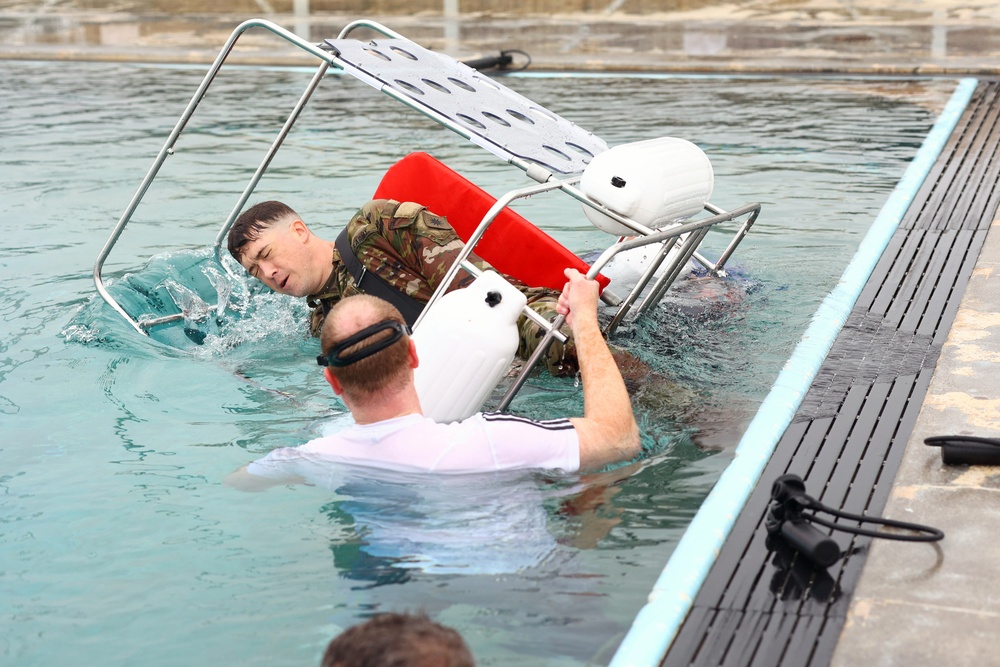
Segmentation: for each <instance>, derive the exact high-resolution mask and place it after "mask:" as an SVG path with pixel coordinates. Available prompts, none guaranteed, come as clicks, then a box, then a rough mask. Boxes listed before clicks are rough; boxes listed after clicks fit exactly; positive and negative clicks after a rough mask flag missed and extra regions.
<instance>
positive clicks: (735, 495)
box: [610, 79, 978, 667]
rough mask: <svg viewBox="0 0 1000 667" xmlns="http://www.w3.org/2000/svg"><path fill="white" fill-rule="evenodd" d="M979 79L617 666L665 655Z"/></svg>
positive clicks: (934, 135)
mask: <svg viewBox="0 0 1000 667" xmlns="http://www.w3.org/2000/svg"><path fill="white" fill-rule="evenodd" d="M977 83H978V82H977V80H976V79H962V80H961V81H960V82H959V84H958V86H957V87H956V88H955V91H954V92H953V93H952V96H951V99H950V100H949V101H948V103H947V104H946V105H945V108H944V110H943V111H942V112H941V114H940V116H938V119H937V121H936V122H935V124H934V126H933V127H932V128H931V131H930V132H929V133H928V135H927V137H926V138H925V139H924V142H923V144H922V145H921V147H920V149H919V150H918V151H917V154H916V156H915V157H914V159H913V161H912V162H911V163H910V164H909V166H908V167H907V169H906V171H905V172H904V173H903V176H902V178H901V179H900V181H899V183H897V184H896V187H895V188H894V189H893V191H892V192H891V193H890V194H889V197H888V199H887V200H886V203H885V204H884V205H883V207H882V209H881V210H880V211H879V214H878V216H876V218H875V221H874V222H873V223H872V226H871V227H870V228H869V230H868V233H867V234H866V235H865V238H864V240H863V241H862V243H861V246H860V247H859V249H858V252H857V253H856V254H855V256H854V258H853V259H852V260H851V263H850V264H849V265H848V266H847V268H846V269H845V270H844V273H843V274H842V275H841V278H840V281H839V282H838V283H837V286H836V287H835V288H834V289H833V290H832V291H831V292H830V293H829V294H828V295H827V297H826V298H825V299H824V300H823V302H822V303H821V304H820V307H819V308H818V309H817V311H816V314H815V315H814V316H813V319H812V322H811V323H810V325H809V327H808V329H807V330H806V332H805V334H804V335H803V337H802V339H801V341H800V342H799V344H798V345H797V346H796V348H795V350H794V351H793V352H792V355H791V357H790V358H789V360H788V361H787V362H786V363H785V366H784V367H783V369H782V370H781V372H780V373H779V375H778V378H777V379H776V380H775V382H774V385H773V386H772V388H771V391H770V392H769V393H768V395H767V397H766V398H765V399H764V401H763V403H762V404H761V407H760V410H758V412H757V414H756V416H755V417H754V419H753V421H752V422H751V423H750V425H749V427H748V428H747V431H746V433H744V435H743V437H742V438H741V439H740V442H739V444H738V445H737V447H736V450H735V453H734V458H733V461H732V463H730V464H729V466H728V467H727V468H726V470H725V471H724V472H723V474H722V475H721V477H720V478H719V481H718V482H717V483H716V485H715V487H714V488H713V489H712V491H711V493H709V495H708V497H707V498H706V499H705V502H704V503H703V504H702V505H701V508H700V509H699V510H698V513H697V514H696V515H695V517H694V519H693V521H692V522H691V524H690V525H689V526H688V529H687V530H686V531H685V533H684V535H683V537H682V538H681V540H680V542H678V544H677V547H676V549H674V552H673V553H672V554H671V556H670V559H669V560H668V561H667V564H666V566H665V567H664V569H663V571H662V572H661V574H660V576H659V578H658V579H657V581H656V583H655V584H654V585H653V589H652V590H651V591H650V594H649V600H648V602H647V603H646V605H645V606H644V607H643V608H642V609H641V610H640V611H639V613H638V614H637V615H636V617H635V620H634V621H633V623H632V627H631V629H630V630H629V632H628V634H627V635H626V636H625V638H624V640H623V641H622V643H621V645H620V646H619V648H618V651H617V652H616V653H615V656H614V658H613V659H612V661H611V663H610V666H611V667H624V666H626V665H636V666H646V665H650V666H652V665H657V664H659V662H660V661H661V659H662V658H663V655H664V654H665V653H666V651H667V649H668V648H669V646H670V643H671V642H672V641H673V639H674V637H675V636H676V634H677V632H678V630H679V629H680V626H681V624H682V623H683V621H684V618H685V617H686V616H687V614H688V612H689V611H690V609H691V604H692V602H693V600H694V598H695V595H696V594H697V593H698V590H699V589H700V588H701V585H702V583H703V582H704V581H705V579H706V577H707V576H708V572H709V570H710V569H711V567H712V565H713V564H714V563H715V560H716V558H717V557H718V554H719V551H720V549H721V548H722V545H723V542H725V540H726V538H727V537H728V535H729V533H730V531H731V530H732V527H733V523H734V522H735V520H736V517H737V516H738V515H739V513H740V512H741V511H742V509H743V507H744V505H745V504H746V502H747V499H748V498H749V496H750V493H751V492H752V491H753V489H754V487H755V486H756V484H757V482H758V480H759V479H760V476H761V473H762V472H763V470H764V467H765V466H766V464H767V462H768V460H769V459H770V457H771V454H772V453H773V451H774V448H775V446H776V445H777V443H778V441H779V440H780V438H781V436H782V434H783V433H784V432H785V429H786V428H787V427H788V425H789V424H790V423H791V420H792V417H793V416H794V414H795V411H796V410H797V409H798V407H799V405H800V404H801V402H802V399H803V397H804V396H805V394H806V391H807V390H808V389H809V386H810V385H811V384H812V381H813V379H814V378H815V377H816V374H817V373H818V372H819V369H820V366H821V365H822V363H823V360H824V359H825V358H826V355H827V354H828V353H829V351H830V348H831V347H832V345H833V342H834V340H835V339H836V337H837V334H838V333H839V332H840V330H841V329H842V328H843V326H844V323H845V322H846V321H847V317H848V315H850V312H851V309H852V308H853V307H854V304H855V302H856V301H857V299H858V296H859V295H860V294H861V290H862V289H863V288H864V285H865V283H866V282H867V280H868V277H869V276H870V275H871V273H872V271H873V269H874V268H875V265H876V263H877V262H878V261H879V259H880V258H881V256H882V253H883V252H884V251H885V248H886V246H887V245H888V243H889V240H890V239H891V237H892V235H893V234H894V233H895V232H896V229H897V228H898V226H899V223H900V221H901V220H902V217H903V215H904V214H905V213H906V210H907V208H909V206H910V203H911V202H912V201H913V199H914V197H915V196H916V193H917V191H918V190H919V189H920V186H921V185H922V184H923V182H924V180H925V179H926V178H927V174H928V173H929V171H930V169H931V167H932V166H933V164H934V162H935V161H936V160H937V158H938V156H939V155H940V153H941V151H942V149H943V148H944V146H945V143H946V142H947V140H948V138H949V137H950V136H951V134H952V132H953V131H954V129H955V125H956V124H957V122H958V120H959V118H960V116H961V115H962V113H963V112H964V111H965V108H966V106H967V105H968V103H969V100H970V99H971V97H972V93H973V91H975V88H976V85H977Z"/></svg>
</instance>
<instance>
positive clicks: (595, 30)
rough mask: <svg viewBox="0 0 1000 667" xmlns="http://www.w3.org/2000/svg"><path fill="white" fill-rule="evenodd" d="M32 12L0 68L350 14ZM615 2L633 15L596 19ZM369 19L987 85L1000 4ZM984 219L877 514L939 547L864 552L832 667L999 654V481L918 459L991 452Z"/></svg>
mask: <svg viewBox="0 0 1000 667" xmlns="http://www.w3.org/2000/svg"><path fill="white" fill-rule="evenodd" d="M38 4H40V3H29V2H11V1H9V0H0V58H7V59H32V60H128V61H135V60H143V61H158V62H206V63H207V62H210V61H211V60H212V59H213V58H214V57H215V55H216V53H217V51H218V49H219V48H220V46H221V45H222V43H223V42H224V41H225V39H226V37H227V36H228V34H229V33H230V31H231V30H232V28H233V27H235V25H237V24H238V23H239V22H240V21H241V20H243V19H245V18H251V17H262V18H269V19H271V20H274V21H275V22H276V23H278V24H280V25H285V26H288V27H289V28H290V29H292V30H293V31H295V32H297V33H299V34H303V35H308V36H309V38H310V39H315V40H317V41H318V40H319V39H320V38H322V37H332V36H335V35H336V32H337V31H338V30H339V28H340V27H342V26H343V25H345V24H346V23H347V22H348V20H350V19H353V18H357V16H360V15H357V16H350V17H348V16H345V15H332V14H328V15H323V16H319V17H316V16H314V17H309V18H307V17H302V16H295V15H294V14H290V13H289V14H276V15H267V14H264V13H263V12H260V13H253V14H243V13H241V14H235V13H234V14H212V15H208V14H203V15H190V14H189V15H172V16H171V15H165V14H141V13H135V12H132V11H128V7H129V3H128V2H119V3H117V5H116V6H117V7H118V8H119V9H118V10H117V11H112V10H111V9H108V10H96V9H82V8H81V9H78V8H76V5H74V3H72V2H63V3H59V4H56V3H44V4H43V6H44V7H46V8H47V9H44V10H35V9H33V7H35V6H36V5H38ZM99 4H100V3H96V2H81V3H79V6H81V7H94V6H96V5H99ZM111 4H112V3H108V5H109V6H110V5H111ZM136 4H137V3H136ZM188 4H191V3H188ZM245 4H246V3H245ZM249 4H254V3H249ZM256 4H257V5H260V6H267V3H256ZM274 4H275V5H277V4H278V3H274ZM619 4H620V5H621V7H623V8H627V7H628V3H627V2H626V3H611V2H609V7H613V6H616V5H619ZM225 5H226V2H216V3H213V6H216V7H219V6H225ZM122 8H124V9H122ZM371 18H374V19H375V20H379V21H381V22H383V23H385V24H386V25H388V26H390V27H392V28H393V29H396V30H398V31H399V32H402V33H403V34H406V35H407V36H409V37H411V38H413V39H415V41H418V42H420V43H422V44H424V45H426V46H429V47H432V48H436V49H440V50H444V51H446V52H448V53H450V54H451V55H454V56H456V57H459V58H464V57H470V56H473V55H479V54H483V53H491V52H493V53H495V52H496V51H499V50H500V49H523V50H524V51H527V52H528V53H530V55H531V57H532V58H533V65H532V67H533V68H534V69H553V70H558V69H577V70H579V69H588V70H620V71H675V72H744V73H755V72H759V73H779V74H783V75H793V74H799V73H803V74H817V73H831V74H834V73H845V72H848V73H854V74H860V75H890V76H891V75H900V76H903V75H913V74H926V75H947V76H956V77H957V76H974V77H980V78H991V79H992V78H997V77H1000V3H996V2H995V1H994V2H983V1H981V0H974V1H973V2H968V3H957V2H950V3H949V2H933V1H931V2H924V3H920V4H919V5H916V6H914V3H903V2H900V1H899V0H894V1H893V2H885V1H882V2H879V1H876V2H875V3H872V4H866V5H865V6H864V8H863V9H861V8H860V6H859V5H857V4H856V3H846V2H837V1H836V0H818V1H816V2H810V1H808V0H792V1H789V2H779V1H777V0H775V1H773V2H743V3H734V4H715V5H709V6H704V7H696V8H693V9H688V10H685V11H674V12H666V11H665V12H661V13H657V14H651V15H643V16H640V15H634V14H626V13H621V12H610V13H600V12H598V13H594V14H589V15H586V14H566V15H562V14H560V15H552V16H546V17H542V18H539V17H528V16H516V15H512V14H500V13H496V14H494V15H492V16H482V15H471V16H463V17H461V18H460V19H457V20H456V19H447V20H446V19H444V18H443V17H441V16H440V15H433V14H427V15H420V16H406V17H392V16H373V17H371ZM269 43H270V42H269V41H268V40H248V41H247V44H246V45H245V48H244V47H243V46H241V47H240V51H238V52H237V54H236V55H237V56H238V59H240V60H242V61H243V62H248V63H249V62H265V61H266V62H285V63H295V62H301V59H299V58H298V57H297V56H296V55H295V54H293V53H291V52H286V51H275V50H273V49H272V47H271V46H269ZM985 185H986V186H987V187H994V184H993V183H988V184H985ZM993 215H994V221H993V224H992V226H991V228H990V232H989V233H987V236H986V240H985V243H984V246H983V248H982V251H981V254H980V256H979V259H978V261H977V263H976V267H975V269H974V271H973V275H972V277H971V279H970V281H969V283H968V286H967V288H966V290H965V292H964V296H963V298H962V300H961V304H960V307H959V309H958V312H957V314H956V317H955V321H954V324H953V326H952V327H951V330H950V334H949V335H948V337H947V341H946V342H945V343H944V345H943V347H942V349H941V353H940V357H939V358H938V361H937V365H936V367H935V371H934V373H933V377H932V379H931V382H930V385H929V388H928V391H927V395H926V398H925V400H924V403H923V407H922V409H921V410H920V412H919V415H918V417H917V421H916V424H915V427H914V430H913V433H912V435H911V437H910V438H909V442H908V445H907V447H906V450H905V452H904V454H903V459H902V462H901V465H900V469H899V472H898V475H897V477H896V480H895V484H894V486H893V488H892V491H891V494H890V497H889V500H888V504H887V506H886V510H885V512H884V516H887V517H890V518H896V519H901V520H904V521H911V522H919V523H925V524H929V525H932V526H936V527H939V528H941V529H942V530H944V531H945V534H946V537H945V539H944V540H943V541H942V542H940V543H938V544H937V546H928V545H926V544H910V543H898V542H887V541H882V540H876V541H875V543H874V545H873V547H872V549H871V553H870V556H869V557H868V559H867V562H866V563H865V566H864V570H863V574H862V576H861V580H860V583H859V585H858V587H857V589H856V590H855V591H854V595H853V599H852V602H851V605H850V609H849V612H848V614H847V621H846V625H845V627H844V630H843V632H842V634H841V636H840V639H839V641H838V643H837V647H836V650H835V652H834V654H833V659H832V664H833V665H836V666H838V667H847V666H849V665H862V664H863V665H904V664H905V665H908V666H910V667H920V666H922V665H928V666H929V665H941V664H947V665H972V664H977V665H978V664H989V663H990V662H991V661H992V660H991V659H990V658H989V657H988V656H991V655H993V654H994V652H995V650H996V649H995V639H994V636H995V630H994V628H995V627H996V626H995V625H994V624H995V623H997V622H1000V593H998V592H997V591H1000V587H997V586H996V585H995V584H994V581H993V574H994V573H993V569H992V568H993V566H994V563H995V562H997V561H998V560H1000V540H997V539H996V537H995V535H996V533H997V528H998V527H1000V468H993V467H980V466H945V465H944V464H942V462H941V457H940V453H939V452H938V450H937V449H932V448H929V447H926V446H924V445H923V439H924V438H925V437H927V436H930V435H943V434H969V435H978V436H993V437H1000V383H997V382H996V381H995V379H994V377H993V376H992V373H993V372H996V370H995V368H996V367H995V366H994V364H997V363H998V362H1000V233H998V232H997V228H998V226H1000V218H997V217H996V214H995V213H994V214H993Z"/></svg>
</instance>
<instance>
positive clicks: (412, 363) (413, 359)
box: [408, 338, 420, 368]
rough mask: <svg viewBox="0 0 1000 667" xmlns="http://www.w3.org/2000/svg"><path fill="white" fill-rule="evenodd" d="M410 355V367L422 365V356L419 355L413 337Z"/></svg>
mask: <svg viewBox="0 0 1000 667" xmlns="http://www.w3.org/2000/svg"><path fill="white" fill-rule="evenodd" d="M408 356H409V358H410V368H416V367H417V366H419V365H420V358H419V357H417V344H416V343H414V342H413V339H412V338H411V339H410V351H409V355H408Z"/></svg>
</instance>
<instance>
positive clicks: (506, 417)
mask: <svg viewBox="0 0 1000 667" xmlns="http://www.w3.org/2000/svg"><path fill="white" fill-rule="evenodd" d="M483 419H485V420H486V421H491V422H501V421H511V422H521V423H522V424H530V425H532V426H537V427H539V428H544V429H547V430H549V431H563V430H566V429H568V428H573V424H572V422H570V420H568V419H546V420H544V421H539V420H537V419H528V418H527V417H518V416H517V415H512V414H507V413H505V412H485V413H483Z"/></svg>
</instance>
